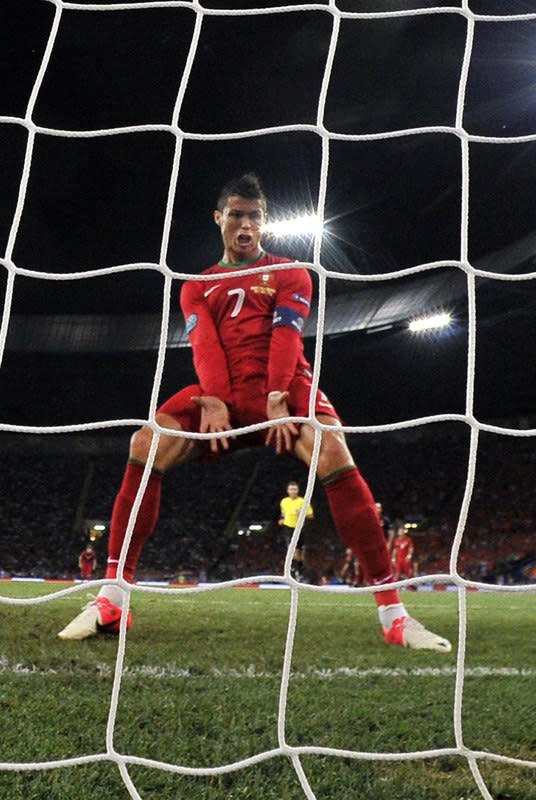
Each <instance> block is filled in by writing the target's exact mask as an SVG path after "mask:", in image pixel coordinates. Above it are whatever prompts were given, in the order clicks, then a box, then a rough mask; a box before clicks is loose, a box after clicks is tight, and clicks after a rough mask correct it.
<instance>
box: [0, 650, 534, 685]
mask: <svg viewBox="0 0 536 800" xmlns="http://www.w3.org/2000/svg"><path fill="white" fill-rule="evenodd" d="M77 672H78V670H76V669H73V668H72V666H71V667H69V666H65V667H63V666H60V667H54V668H53V667H40V666H39V665H38V664H24V663H20V662H11V661H9V660H8V659H7V658H6V657H5V656H0V674H2V675H26V676H27V675H38V676H43V675H51V676H54V675H57V676H65V675H76V674H77ZM113 674H114V667H113V666H112V665H110V664H105V663H97V664H95V675H96V676H98V677H104V678H105V677H112V676H113ZM455 676H456V667H451V666H444V667H366V668H363V667H308V668H307V669H306V670H301V671H299V670H298V671H292V672H291V673H290V677H291V679H295V680H299V679H301V680H307V679H310V678H316V679H321V680H335V679H340V678H359V679H364V678H370V677H376V678H395V677H412V678H450V677H455ZM534 676H536V669H534V668H531V667H526V668H523V667H484V666H480V667H466V668H465V670H464V677H465V678H488V677H492V678H498V677H500V678H533V677H534ZM122 677H123V678H124V679H129V678H153V679H156V680H166V679H175V680H196V679H199V678H211V679H229V678H231V679H237V680H240V679H244V678H245V679H248V678H249V679H262V678H264V679H270V680H274V679H277V680H279V679H280V678H281V672H274V671H273V670H264V669H262V667H257V666H256V665H255V664H250V665H249V666H247V667H240V668H235V667H210V668H209V669H206V670H203V669H196V668H195V667H194V668H190V667H180V666H178V665H176V664H164V665H153V664H138V665H136V666H132V667H129V666H126V667H124V668H123V673H122Z"/></svg>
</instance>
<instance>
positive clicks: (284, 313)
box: [272, 306, 305, 333]
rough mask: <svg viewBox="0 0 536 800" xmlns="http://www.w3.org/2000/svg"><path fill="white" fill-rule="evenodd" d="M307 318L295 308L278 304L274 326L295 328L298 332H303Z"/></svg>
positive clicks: (273, 321)
mask: <svg viewBox="0 0 536 800" xmlns="http://www.w3.org/2000/svg"><path fill="white" fill-rule="evenodd" d="M304 323H305V320H304V318H303V317H302V315H301V314H300V313H299V312H298V311H296V309H294V308H289V307H288V306H277V308H276V309H275V311H274V316H273V320H272V327H273V328H293V329H294V330H295V331H298V333H302V332H303V326H304Z"/></svg>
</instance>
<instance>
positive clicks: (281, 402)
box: [266, 392, 299, 453]
mask: <svg viewBox="0 0 536 800" xmlns="http://www.w3.org/2000/svg"><path fill="white" fill-rule="evenodd" d="M287 399H288V392H270V394H269V395H268V399H267V400H266V416H267V418H268V419H283V418H284V417H288V416H290V414H289V410H288V405H287ZM298 433H299V431H298V428H297V427H296V425H294V423H293V422H282V423H281V424H280V425H274V426H273V427H272V428H269V429H268V433H267V434H266V444H267V445H272V446H273V447H275V451H276V453H292V451H293V450H294V442H295V440H296V437H297V436H298Z"/></svg>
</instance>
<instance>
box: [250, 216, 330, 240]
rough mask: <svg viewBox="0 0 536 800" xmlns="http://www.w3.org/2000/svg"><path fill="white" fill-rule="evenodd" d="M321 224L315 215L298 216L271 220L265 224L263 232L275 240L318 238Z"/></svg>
mask: <svg viewBox="0 0 536 800" xmlns="http://www.w3.org/2000/svg"><path fill="white" fill-rule="evenodd" d="M322 230H323V223H322V220H321V219H320V217H319V216H318V215H317V214H298V215H296V216H294V217H285V218H281V219H273V220H270V221H269V222H267V223H266V225H265V226H264V228H263V232H264V233H266V234H267V235H269V236H274V237H275V238H277V239H288V238H290V237H298V238H299V237H303V236H309V235H310V236H319V235H321V234H322Z"/></svg>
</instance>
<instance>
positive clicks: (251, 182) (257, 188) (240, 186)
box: [217, 172, 267, 211]
mask: <svg viewBox="0 0 536 800" xmlns="http://www.w3.org/2000/svg"><path fill="white" fill-rule="evenodd" d="M233 195H238V196H239V197H245V198H246V199H247V200H260V202H261V203H262V205H263V206H264V210H265V211H266V206H267V202H266V195H265V194H264V191H263V188H262V186H261V182H260V180H259V178H258V177H257V175H255V173H254V172H246V173H245V174H244V175H241V176H240V177H239V178H233V179H232V180H230V181H227V183H226V184H225V186H224V187H223V189H222V190H221V192H220V196H219V197H218V203H217V209H218V211H223V209H224V208H225V205H226V203H227V200H228V199H229V197H232V196H233Z"/></svg>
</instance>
